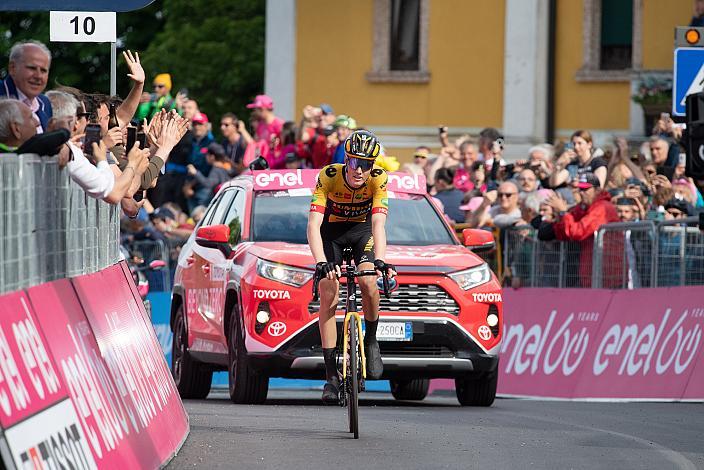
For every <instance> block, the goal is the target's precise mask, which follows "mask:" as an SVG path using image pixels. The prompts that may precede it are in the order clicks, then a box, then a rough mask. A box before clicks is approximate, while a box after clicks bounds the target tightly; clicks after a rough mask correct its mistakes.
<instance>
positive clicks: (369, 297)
mask: <svg viewBox="0 0 704 470" xmlns="http://www.w3.org/2000/svg"><path fill="white" fill-rule="evenodd" d="M358 269H359V270H360V271H366V270H369V269H374V264H372V263H360V265H359V268H358ZM357 282H359V289H360V290H361V291H362V310H363V311H364V319H365V320H367V321H377V320H378V319H379V289H378V288H377V287H376V278H375V277H374V276H361V277H359V278H357Z"/></svg>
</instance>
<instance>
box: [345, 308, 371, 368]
mask: <svg viewBox="0 0 704 470" xmlns="http://www.w3.org/2000/svg"><path fill="white" fill-rule="evenodd" d="M352 319H354V320H352ZM350 320H352V321H354V322H355V323H357V349H358V350H359V357H360V358H361V359H362V380H364V379H366V378H367V358H366V357H365V356H364V346H363V344H362V342H363V338H362V319H361V317H360V316H359V314H358V313H357V312H348V313H347V314H345V321H344V323H343V325H342V331H343V335H344V341H343V342H342V344H343V345H342V380H345V379H346V378H347V360H348V357H349V355H348V354H347V353H348V351H347V346H348V344H349V342H350V334H349V332H348V331H349V330H348V327H349V322H350Z"/></svg>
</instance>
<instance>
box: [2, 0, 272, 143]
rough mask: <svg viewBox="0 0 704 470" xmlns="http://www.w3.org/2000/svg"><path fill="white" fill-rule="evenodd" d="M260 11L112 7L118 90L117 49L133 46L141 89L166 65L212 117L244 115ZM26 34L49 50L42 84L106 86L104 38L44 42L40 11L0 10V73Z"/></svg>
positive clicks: (246, 1)
mask: <svg viewBox="0 0 704 470" xmlns="http://www.w3.org/2000/svg"><path fill="white" fill-rule="evenodd" d="M0 1H1V0H0ZM264 19H265V0H222V1H217V2H215V1H212V0H156V1H155V2H154V3H152V4H151V5H149V6H148V7H147V8H144V9H142V10H139V11H134V12H128V13H118V15H117V32H118V41H117V44H118V69H117V90H118V94H120V95H121V96H123V97H124V96H126V95H127V93H128V91H129V88H130V86H131V82H130V80H129V79H128V78H127V77H126V74H127V68H126V66H125V63H124V59H123V58H122V56H121V51H122V50H123V49H131V50H133V51H138V52H139V53H140V56H141V61H142V66H143V67H144V70H145V72H146V74H147V83H146V84H145V90H146V91H151V80H152V79H153V77H154V76H155V75H156V74H157V73H163V72H168V73H170V74H171V77H172V80H173V87H174V89H173V92H174V93H175V92H176V91H178V90H179V89H181V88H187V89H188V91H189V96H191V97H192V98H194V99H195V100H197V101H198V103H199V105H200V107H201V110H202V111H203V112H205V113H206V114H208V116H209V117H210V118H211V120H217V119H219V117H220V116H221V115H222V114H223V113H225V112H228V111H231V112H235V113H236V114H237V115H238V116H240V117H243V118H244V117H246V116H248V114H249V113H248V110H247V109H246V108H245V106H246V104H247V103H248V102H249V101H250V100H251V99H252V98H253V97H254V95H257V94H259V93H261V92H262V90H263V78H264ZM27 39H36V40H39V41H42V42H44V43H45V44H47V46H48V47H49V49H50V50H51V52H52V54H53V61H52V64H51V72H50V76H49V85H48V86H47V89H51V88H54V87H55V86H57V83H61V84H64V85H70V86H74V87H77V88H79V89H81V90H84V91H87V92H93V91H100V92H104V93H107V92H108V91H109V84H110V46H109V45H108V44H91V43H80V44H77V43H49V13H46V12H42V13H39V12H27V13H14V12H12V13H10V12H0V73H2V74H3V75H5V74H6V73H7V57H8V55H9V51H10V48H11V47H12V45H13V44H14V43H16V42H18V41H22V40H27ZM216 122H217V121H216ZM214 127H215V128H216V129H217V126H214Z"/></svg>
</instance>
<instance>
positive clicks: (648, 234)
mask: <svg viewBox="0 0 704 470" xmlns="http://www.w3.org/2000/svg"><path fill="white" fill-rule="evenodd" d="M697 222H698V218H697V217H689V218H687V219H678V220H672V221H665V222H659V223H657V224H656V223H654V222H653V221H642V222H633V223H612V224H606V225H603V226H601V227H600V228H599V230H598V231H597V232H596V234H595V236H594V240H593V243H592V244H589V243H588V242H587V243H580V242H567V241H557V240H553V241H542V240H538V236H537V230H535V229H534V228H533V227H531V226H519V227H510V228H508V229H505V230H504V231H503V232H502V234H501V236H500V238H499V240H500V243H501V249H502V251H503V270H502V272H503V274H504V277H505V278H510V279H511V284H512V285H516V286H522V287H594V288H609V289H637V288H641V287H663V286H684V285H704V233H702V232H701V231H700V230H699V228H698V227H697ZM583 250H591V253H589V251H587V252H586V253H583ZM507 284H508V283H507Z"/></svg>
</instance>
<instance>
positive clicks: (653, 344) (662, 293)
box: [430, 286, 704, 401]
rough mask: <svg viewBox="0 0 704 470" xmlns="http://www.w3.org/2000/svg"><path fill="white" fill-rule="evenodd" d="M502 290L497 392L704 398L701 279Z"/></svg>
mask: <svg viewBox="0 0 704 470" xmlns="http://www.w3.org/2000/svg"><path fill="white" fill-rule="evenodd" d="M503 298H504V321H505V324H504V329H503V340H502V343H501V354H500V363H499V383H498V395H503V396H518V397H536V398H541V397H544V398H564V399H590V398H593V399H603V400H609V399H611V400H667V401H678V400H695V401H702V400H704V354H702V348H703V347H704V346H703V345H702V342H703V338H702V332H703V331H704V288H703V287H702V286H692V287H670V288H659V289H639V290H606V289H519V290H514V289H506V290H505V291H504V292H503ZM453 388H454V381H453V380H446V379H439V380H433V381H432V382H431V385H430V391H431V392H432V391H435V390H448V389H453Z"/></svg>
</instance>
